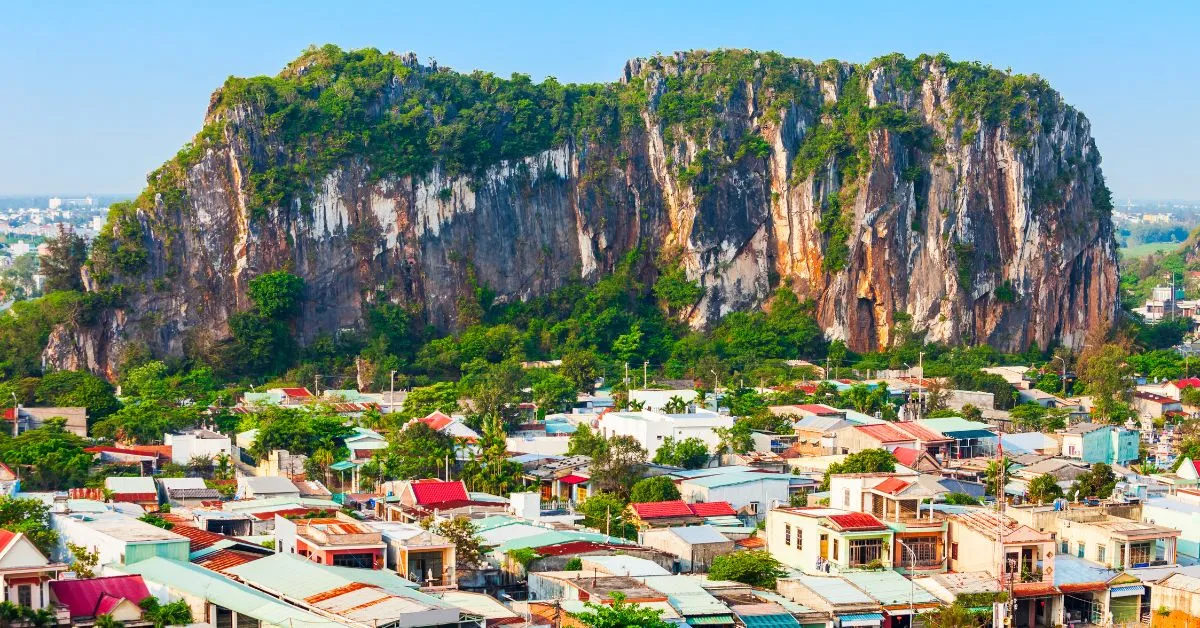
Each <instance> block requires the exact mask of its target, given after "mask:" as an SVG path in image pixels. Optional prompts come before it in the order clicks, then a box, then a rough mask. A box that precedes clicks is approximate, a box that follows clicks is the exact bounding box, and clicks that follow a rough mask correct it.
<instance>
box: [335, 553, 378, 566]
mask: <svg viewBox="0 0 1200 628" xmlns="http://www.w3.org/2000/svg"><path fill="white" fill-rule="evenodd" d="M330 564H332V565H334V566H336V567H359V568H362V569H371V568H373V567H374V566H375V556H374V555H373V554H334V555H333V560H332V561H331V562H330Z"/></svg>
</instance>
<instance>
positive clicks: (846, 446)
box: [834, 423, 920, 454]
mask: <svg viewBox="0 0 1200 628" xmlns="http://www.w3.org/2000/svg"><path fill="white" fill-rule="evenodd" d="M834 434H836V435H837V445H838V448H839V449H841V450H842V451H843V452H844V453H849V454H853V453H857V452H860V451H863V450H864V449H886V450H888V451H892V450H893V449H896V448H897V447H910V448H913V449H917V448H919V447H920V444H919V441H918V439H916V438H915V437H913V435H912V434H909V433H907V432H905V431H903V430H899V429H896V428H895V427H894V424H892V423H878V424H875V425H847V426H845V427H842V428H840V429H838V430H836V431H835V432H834Z"/></svg>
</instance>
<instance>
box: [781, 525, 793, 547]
mask: <svg viewBox="0 0 1200 628" xmlns="http://www.w3.org/2000/svg"><path fill="white" fill-rule="evenodd" d="M783 544H784V545H791V544H792V524H790V523H785V524H783Z"/></svg>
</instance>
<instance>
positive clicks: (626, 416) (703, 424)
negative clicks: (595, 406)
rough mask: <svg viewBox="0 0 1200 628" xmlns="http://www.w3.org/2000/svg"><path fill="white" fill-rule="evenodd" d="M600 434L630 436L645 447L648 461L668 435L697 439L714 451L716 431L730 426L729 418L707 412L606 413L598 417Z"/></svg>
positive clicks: (731, 424)
mask: <svg viewBox="0 0 1200 628" xmlns="http://www.w3.org/2000/svg"><path fill="white" fill-rule="evenodd" d="M599 427H600V433H601V434H603V435H604V436H606V437H609V436H619V435H625V436H632V437H633V438H634V440H636V441H638V442H639V443H641V445H642V447H645V448H646V452H647V456H648V458H649V459H653V458H654V453H655V452H656V451H658V447H659V445H662V442H663V439H665V438H667V437H668V436H670V437H672V438H674V439H675V440H676V441H681V440H684V439H687V438H699V439H700V440H702V441H704V443H705V444H706V445H708V448H709V450H715V449H716V448H717V445H718V444H719V443H720V438H719V437H718V436H717V433H716V431H715V430H716V428H718V427H720V428H726V429H728V428H731V427H733V417H731V416H726V415H723V414H717V413H715V412H710V411H708V410H698V411H696V412H694V413H692V414H663V413H661V412H653V411H650V410H642V411H640V412H609V413H608V414H605V415H604V416H602V417H600V426H599Z"/></svg>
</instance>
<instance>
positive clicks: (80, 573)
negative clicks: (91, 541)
mask: <svg viewBox="0 0 1200 628" xmlns="http://www.w3.org/2000/svg"><path fill="white" fill-rule="evenodd" d="M67 552H68V553H70V554H71V571H73V572H75V577H77V578H95V577H96V567H98V566H99V565H100V552H99V551H97V550H94V549H88V548H87V547H85V546H83V545H76V544H74V543H69V542H68V543H67Z"/></svg>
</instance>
